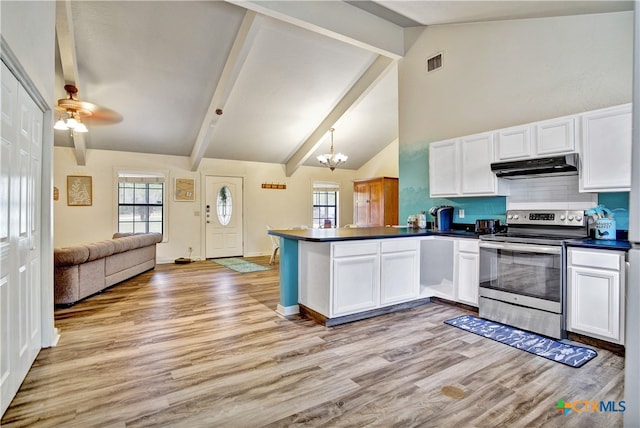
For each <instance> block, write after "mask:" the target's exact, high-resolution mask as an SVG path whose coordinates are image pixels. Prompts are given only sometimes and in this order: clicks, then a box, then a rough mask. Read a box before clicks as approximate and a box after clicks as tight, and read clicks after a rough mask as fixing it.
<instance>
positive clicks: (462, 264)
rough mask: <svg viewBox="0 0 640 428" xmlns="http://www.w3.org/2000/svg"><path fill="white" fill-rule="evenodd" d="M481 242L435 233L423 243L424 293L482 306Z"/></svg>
mask: <svg viewBox="0 0 640 428" xmlns="http://www.w3.org/2000/svg"><path fill="white" fill-rule="evenodd" d="M479 271H480V246H479V242H478V241H477V240H475V239H457V238H450V237H431V238H427V239H424V240H422V241H421V243H420V296H421V297H439V298H442V299H446V300H450V301H452V302H460V303H465V304H467V305H471V306H476V307H477V306H478V294H479V287H480V282H479Z"/></svg>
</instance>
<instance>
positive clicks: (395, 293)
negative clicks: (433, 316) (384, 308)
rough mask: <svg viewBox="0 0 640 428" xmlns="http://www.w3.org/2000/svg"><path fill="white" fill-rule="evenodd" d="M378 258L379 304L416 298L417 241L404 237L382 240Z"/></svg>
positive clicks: (417, 280) (417, 290) (417, 279)
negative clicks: (380, 252)
mask: <svg viewBox="0 0 640 428" xmlns="http://www.w3.org/2000/svg"><path fill="white" fill-rule="evenodd" d="M380 260H381V261H380V304H381V305H389V304H392V303H398V302H403V301H407V300H412V299H415V298H417V297H418V293H419V289H420V285H419V271H418V244H417V241H415V240H413V239H405V238H402V239H400V240H398V239H389V240H384V241H382V254H381V256H380Z"/></svg>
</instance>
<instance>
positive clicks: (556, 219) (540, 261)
mask: <svg viewBox="0 0 640 428" xmlns="http://www.w3.org/2000/svg"><path fill="white" fill-rule="evenodd" d="M507 225H508V228H507V232H504V233H496V234H493V235H481V236H480V301H479V311H480V317H482V318H485V319H489V320H493V321H497V322H501V323H503V324H507V325H511V326H514V327H518V328H521V329H524V330H529V331H532V332H535V333H540V334H543V335H545V336H550V337H554V338H563V337H565V320H564V313H565V302H564V298H565V295H566V293H565V284H566V278H565V275H566V249H565V244H564V242H565V241H566V240H569V239H581V238H585V237H587V236H588V230H587V222H586V220H585V218H584V212H582V211H566V210H564V211H558V210H517V211H513V210H510V211H507Z"/></svg>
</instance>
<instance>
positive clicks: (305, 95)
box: [55, 0, 633, 175]
mask: <svg viewBox="0 0 640 428" xmlns="http://www.w3.org/2000/svg"><path fill="white" fill-rule="evenodd" d="M632 7H633V2H628V1H627V2H616V1H596V2H593V1H587V2H582V1H566V2H565V1H557V2H549V1H542V2H532V1H530V2H515V1H514V2H510V1H490V2H482V1H480V2H478V1H456V2H448V1H377V2H372V1H349V2H342V1H337V0H336V1H271V2H269V1H243V0H237V1H236V0H232V1H202V2H196V1H166V2H163V1H140V2H137V1H104V2H101V1H82V0H74V1H69V0H59V1H58V3H57V23H56V31H57V41H58V48H59V49H58V55H57V67H56V70H57V75H56V82H57V84H56V90H57V93H56V95H57V98H64V97H65V96H66V94H65V91H64V89H63V87H64V85H65V83H71V84H75V85H76V86H77V87H78V89H79V92H78V98H79V99H81V100H83V101H89V102H92V103H95V104H98V105H101V106H104V107H108V108H110V109H112V110H115V111H116V112H118V113H119V114H120V115H121V116H122V118H123V120H122V121H121V122H118V123H113V124H104V123H100V122H99V121H93V122H92V121H91V120H90V119H88V120H87V121H86V123H87V126H88V128H89V132H88V133H86V134H78V133H74V134H72V133H70V132H69V131H57V130H56V131H55V145H56V146H64V147H74V148H75V152H76V158H77V161H78V163H79V164H81V165H82V164H84V159H85V153H86V149H102V150H119V151H125V152H126V151H132V152H142V153H157V154H167V155H177V156H187V157H189V166H190V168H191V169H192V170H194V171H195V170H197V169H198V166H199V164H200V162H201V160H202V158H203V157H205V158H218V159H235V160H249V161H259V162H271V163H280V164H285V168H286V172H287V175H292V174H293V173H294V172H295V171H296V169H297V168H298V167H299V166H301V165H312V166H316V165H318V162H317V160H316V156H317V155H319V154H323V153H327V152H328V150H329V142H330V137H329V132H328V131H329V129H330V128H335V133H334V141H335V146H336V150H337V151H342V152H344V153H345V154H348V155H349V160H348V162H347V163H346V164H345V166H344V167H345V168H350V169H357V168H359V167H360V166H362V165H363V164H364V163H365V162H367V161H368V160H369V159H370V158H371V157H372V156H374V155H375V154H376V153H378V152H379V151H380V150H381V149H383V148H384V147H386V146H387V145H388V144H390V143H391V142H393V141H394V140H395V139H397V138H398V92H397V79H398V73H397V60H398V59H400V58H401V57H402V55H403V54H404V50H403V49H404V47H403V27H408V26H416V25H432V24H443V23H454V22H471V21H483V20H495V19H513V18H526V17H542V16H555V15H571V14H579V13H597V12H610V11H617V10H630V9H631V8H632Z"/></svg>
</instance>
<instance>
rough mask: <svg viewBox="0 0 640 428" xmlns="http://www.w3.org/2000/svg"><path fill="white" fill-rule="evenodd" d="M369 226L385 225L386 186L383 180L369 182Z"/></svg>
mask: <svg viewBox="0 0 640 428" xmlns="http://www.w3.org/2000/svg"><path fill="white" fill-rule="evenodd" d="M367 225H368V226H384V187H383V183H382V180H378V181H372V182H370V183H369V221H368V223H367Z"/></svg>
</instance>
